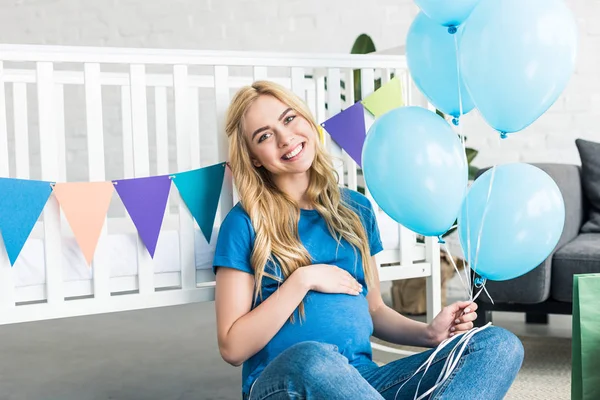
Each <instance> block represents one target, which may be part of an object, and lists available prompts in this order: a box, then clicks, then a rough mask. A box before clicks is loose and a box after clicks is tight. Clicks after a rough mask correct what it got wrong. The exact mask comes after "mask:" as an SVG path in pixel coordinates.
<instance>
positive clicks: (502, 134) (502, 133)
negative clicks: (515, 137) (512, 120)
mask: <svg viewBox="0 0 600 400" xmlns="http://www.w3.org/2000/svg"><path fill="white" fill-rule="evenodd" d="M507 137H508V135H507V134H506V132H500V139H506V138H507Z"/></svg>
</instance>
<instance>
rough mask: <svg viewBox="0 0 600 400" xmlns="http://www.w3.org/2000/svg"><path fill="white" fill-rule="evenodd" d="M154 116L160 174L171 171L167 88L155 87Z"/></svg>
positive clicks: (157, 166)
mask: <svg viewBox="0 0 600 400" xmlns="http://www.w3.org/2000/svg"><path fill="white" fill-rule="evenodd" d="M154 117H155V126H156V170H157V173H158V175H165V174H168V173H169V137H168V133H167V132H168V125H167V89H166V88H165V87H160V86H157V87H156V88H154Z"/></svg>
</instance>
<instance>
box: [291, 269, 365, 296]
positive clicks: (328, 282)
mask: <svg viewBox="0 0 600 400" xmlns="http://www.w3.org/2000/svg"><path fill="white" fill-rule="evenodd" d="M295 273H298V274H300V275H301V276H302V278H301V279H302V280H303V281H304V282H305V284H306V285H307V287H308V288H309V290H312V291H315V292H321V293H338V294H349V295H353V296H357V295H359V294H360V293H362V289H363V288H362V285H361V284H360V283H358V281H357V280H356V279H354V277H353V276H352V275H350V273H349V272H348V271H346V270H345V269H342V268H339V267H337V266H335V265H329V264H313V265H309V266H306V267H302V268H300V269H298V270H296V271H295Z"/></svg>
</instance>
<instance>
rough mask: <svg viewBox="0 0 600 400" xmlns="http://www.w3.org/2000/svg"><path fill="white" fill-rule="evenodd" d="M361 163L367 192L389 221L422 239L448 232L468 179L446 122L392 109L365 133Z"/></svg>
mask: <svg viewBox="0 0 600 400" xmlns="http://www.w3.org/2000/svg"><path fill="white" fill-rule="evenodd" d="M362 160H363V173H364V177H365V182H366V184H367V188H368V190H369V192H370V193H371V195H372V196H373V199H374V200H375V201H376V202H377V204H378V205H379V206H380V207H381V209H382V210H383V211H385V213H386V214H388V215H389V216H390V217H391V218H392V219H394V220H395V221H396V222H398V223H400V224H401V225H404V226H405V227H407V228H408V229H410V230H412V231H414V232H416V233H419V234H422V235H425V236H439V235H442V234H443V233H445V232H446V231H448V229H450V228H451V226H452V224H453V223H454V221H455V220H456V217H457V215H458V212H459V211H460V207H461V204H462V200H463V198H464V195H465V191H466V188H467V180H468V176H467V175H468V174H467V161H466V157H465V153H464V150H463V147H462V144H461V141H460V138H459V137H458V135H457V134H456V133H454V131H453V130H452V127H451V126H450V124H448V122H446V120H444V119H443V118H441V117H440V116H439V115H437V114H436V113H434V112H432V111H429V110H427V109H425V108H421V107H399V108H395V109H393V110H391V111H389V112H387V113H385V114H383V115H382V116H381V117H379V118H378V119H377V120H375V123H373V125H372V126H371V128H370V129H369V132H368V133H367V137H366V140H365V143H364V146H363V152H362Z"/></svg>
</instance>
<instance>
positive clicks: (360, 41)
mask: <svg viewBox="0 0 600 400" xmlns="http://www.w3.org/2000/svg"><path fill="white" fill-rule="evenodd" d="M374 51H376V49H375V43H374V42H373V39H371V36H369V35H367V34H366V33H362V34H361V35H359V36H358V37H357V38H356V40H355V41H354V44H353V45H352V50H350V53H351V54H368V53H372V52H374ZM361 100H362V91H361V81H360V70H357V69H355V70H354V101H361Z"/></svg>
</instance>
